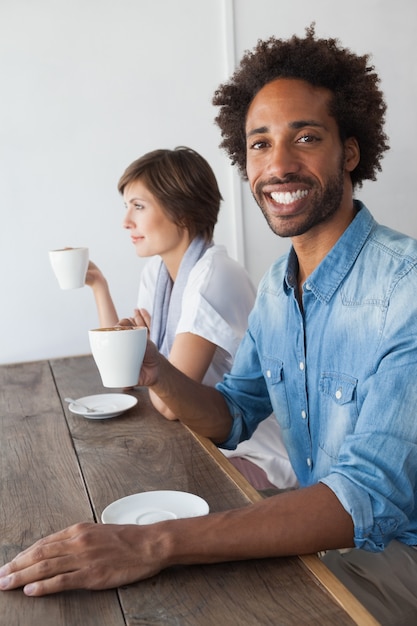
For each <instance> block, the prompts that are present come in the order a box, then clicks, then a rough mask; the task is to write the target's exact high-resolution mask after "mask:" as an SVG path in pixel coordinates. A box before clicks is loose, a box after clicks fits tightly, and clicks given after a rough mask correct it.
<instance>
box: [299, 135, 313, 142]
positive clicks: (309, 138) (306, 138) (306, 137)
mask: <svg viewBox="0 0 417 626" xmlns="http://www.w3.org/2000/svg"><path fill="white" fill-rule="evenodd" d="M315 141H318V138H317V137H316V136H315V135H302V136H301V137H299V138H298V142H299V143H314V142H315Z"/></svg>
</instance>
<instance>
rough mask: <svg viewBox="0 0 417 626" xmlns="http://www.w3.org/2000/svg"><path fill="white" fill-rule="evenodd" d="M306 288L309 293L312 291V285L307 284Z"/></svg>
mask: <svg viewBox="0 0 417 626" xmlns="http://www.w3.org/2000/svg"><path fill="white" fill-rule="evenodd" d="M305 288H306V289H307V291H310V289H311V285H310V283H306V284H305Z"/></svg>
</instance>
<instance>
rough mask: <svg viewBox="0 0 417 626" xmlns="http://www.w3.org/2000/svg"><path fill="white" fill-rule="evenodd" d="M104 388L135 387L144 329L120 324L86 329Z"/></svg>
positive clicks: (144, 341) (144, 335) (143, 341)
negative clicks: (111, 326)
mask: <svg viewBox="0 0 417 626" xmlns="http://www.w3.org/2000/svg"><path fill="white" fill-rule="evenodd" d="M88 336H89V339H90V347H91V352H92V354H93V357H94V360H95V362H96V365H97V368H98V371H99V372H100V376H101V380H102V383H103V386H104V387H134V386H135V385H137V384H138V379H139V373H140V368H141V367H142V361H143V357H144V355H145V350H146V339H147V336H148V331H147V328H145V327H144V326H143V327H132V326H121V327H114V328H95V329H93V330H89V331H88Z"/></svg>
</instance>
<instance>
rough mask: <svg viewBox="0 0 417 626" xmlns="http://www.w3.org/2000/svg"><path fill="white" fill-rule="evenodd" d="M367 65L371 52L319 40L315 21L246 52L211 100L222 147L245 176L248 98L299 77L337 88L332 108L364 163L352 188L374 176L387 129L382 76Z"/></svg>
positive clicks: (342, 131) (353, 174) (343, 136)
mask: <svg viewBox="0 0 417 626" xmlns="http://www.w3.org/2000/svg"><path fill="white" fill-rule="evenodd" d="M374 69H375V68H374V66H372V65H369V55H367V54H366V55H363V56H357V55H356V54H353V53H352V52H351V51H350V50H348V49H346V48H341V47H340V45H339V42H338V40H337V39H315V25H314V23H313V24H311V25H310V27H308V28H306V36H305V38H300V37H297V36H296V35H293V36H292V37H291V39H289V40H282V39H276V38H275V37H270V38H269V39H267V40H266V41H261V40H259V41H258V44H257V46H256V47H255V48H254V50H253V51H252V52H251V51H246V52H245V55H244V56H243V58H242V61H241V63H240V66H239V67H238V69H237V70H236V71H235V73H234V74H233V76H232V78H231V79H230V80H229V81H228V82H227V83H224V84H222V85H220V86H219V88H218V89H217V90H216V92H215V94H214V97H213V104H214V105H215V106H219V107H220V111H219V114H218V115H217V117H216V118H215V121H216V123H217V124H218V126H219V127H220V130H221V135H222V142H221V143H220V147H221V148H223V149H224V150H225V151H226V152H227V154H228V155H229V158H230V159H231V161H232V163H233V165H235V164H236V165H237V166H238V168H239V171H240V174H241V175H242V177H243V178H245V179H247V173H246V139H245V123H246V115H247V111H248V108H249V105H250V103H251V102H252V100H253V98H254V97H255V95H256V94H257V93H258V91H259V90H260V89H262V87H264V86H265V85H266V84H267V83H269V82H271V81H273V80H275V79H276V78H296V79H300V80H304V81H306V82H308V83H310V84H311V85H314V86H316V87H324V88H326V89H329V90H330V91H331V92H332V93H333V99H332V101H331V105H330V111H329V113H330V114H331V115H332V116H333V117H334V118H335V119H336V122H337V124H338V127H339V134H340V138H341V140H342V141H344V140H345V139H346V138H348V137H355V138H356V140H357V141H358V144H359V148H360V162H359V164H358V165H357V167H356V168H355V170H354V171H353V172H351V178H352V184H353V187H361V186H362V183H363V181H364V180H376V176H377V171H381V165H380V161H381V159H382V156H383V153H384V152H385V150H388V149H389V145H388V143H387V141H388V138H387V136H386V134H385V132H384V129H383V127H384V122H385V111H386V104H385V101H384V96H383V93H382V91H381V90H380V89H379V88H378V85H379V77H378V75H377V74H376V73H375V71H374Z"/></svg>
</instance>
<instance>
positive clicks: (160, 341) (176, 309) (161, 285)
mask: <svg viewBox="0 0 417 626" xmlns="http://www.w3.org/2000/svg"><path fill="white" fill-rule="evenodd" d="M212 245H213V242H209V243H208V242H207V241H206V240H205V239H203V237H200V236H198V237H195V239H193V240H192V242H191V243H190V245H189V246H188V248H187V250H186V252H185V254H184V256H183V258H182V261H181V264H180V267H179V269H178V274H177V278H176V280H175V282H173V280H172V279H171V277H170V275H169V274H168V270H167V268H166V265H165V263H164V262H162V263H161V265H160V268H159V272H158V277H157V280H156V287H155V298H154V303H153V313H152V320H151V329H150V335H151V339H152V341H153V342H154V343H155V344H156V346H157V348H158V350H159V351H160V352H161V353H162V354H163V355H164V356H166V357H167V356H168V355H169V353H170V351H171V348H172V344H173V342H174V338H175V333H176V330H177V326H178V322H179V319H180V316H181V307H182V296H183V293H184V289H185V286H186V284H187V281H188V277H189V275H190V272H191V270H192V269H193V267H194V265H195V264H196V263H197V261H198V260H199V259H201V257H202V256H203V254H204V253H205V251H206V250H207V249H208V248H210V247H211V246H212Z"/></svg>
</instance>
